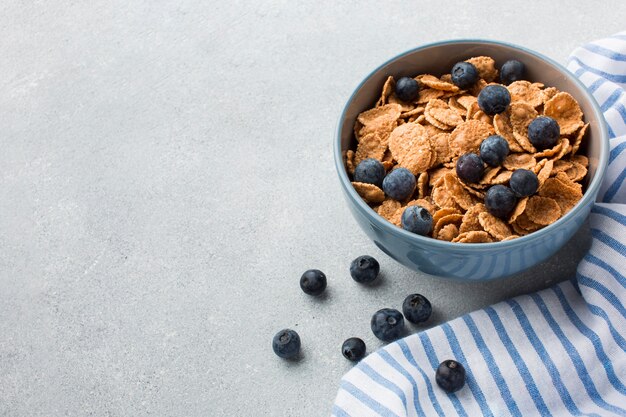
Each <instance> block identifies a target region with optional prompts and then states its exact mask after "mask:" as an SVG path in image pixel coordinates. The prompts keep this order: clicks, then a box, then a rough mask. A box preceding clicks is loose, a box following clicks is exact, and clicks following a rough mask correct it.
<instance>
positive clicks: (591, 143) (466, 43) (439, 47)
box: [334, 40, 609, 281]
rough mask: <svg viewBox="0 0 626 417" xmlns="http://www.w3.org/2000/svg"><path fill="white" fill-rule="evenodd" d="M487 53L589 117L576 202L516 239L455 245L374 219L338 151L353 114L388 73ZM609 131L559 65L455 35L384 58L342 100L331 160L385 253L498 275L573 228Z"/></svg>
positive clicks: (456, 274) (541, 255) (447, 271)
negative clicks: (563, 95) (516, 64)
mask: <svg viewBox="0 0 626 417" xmlns="http://www.w3.org/2000/svg"><path fill="white" fill-rule="evenodd" d="M480 55H486V56H491V57H493V58H494V59H495V60H496V63H497V64H498V66H499V65H501V64H502V63H504V62H505V61H507V60H509V59H517V60H519V61H522V62H523V63H524V64H525V65H526V79H528V80H530V81H536V82H542V83H544V84H545V85H546V86H554V87H556V88H558V89H559V90H561V91H567V92H568V93H570V94H571V95H572V96H573V97H574V98H575V99H576V100H577V101H578V103H579V104H580V106H581V109H582V111H583V113H584V115H585V121H586V122H589V123H590V125H589V132H588V133H587V138H586V140H585V142H586V143H584V144H583V149H582V151H583V152H584V153H585V154H586V155H587V156H588V157H589V173H588V175H587V178H586V180H585V181H586V192H585V194H584V196H583V198H582V200H581V201H580V202H579V203H578V204H577V205H576V207H574V208H573V209H572V210H571V211H570V212H569V213H567V214H566V215H565V216H563V217H562V218H561V219H559V220H558V221H557V222H555V223H553V224H551V225H550V226H548V227H545V228H543V229H541V230H539V231H537V232H534V233H531V234H529V235H527V236H523V237H520V238H518V239H514V240H510V241H506V242H496V243H482V244H461V243H450V242H444V241H439V240H436V239H432V238H427V237H422V236H417V235H414V234H412V233H409V232H407V231H405V230H402V229H401V228H398V227H396V226H394V225H393V224H391V223H389V222H388V221H386V220H385V219H383V218H382V217H380V216H378V214H377V213H376V212H374V211H373V210H372V209H371V208H370V207H369V206H368V205H367V204H366V203H365V202H364V201H363V200H362V199H361V197H359V195H358V194H357V193H356V191H355V190H354V188H353V187H352V185H351V184H350V179H349V178H348V174H347V173H346V170H345V167H344V164H343V158H342V151H345V150H347V149H349V148H350V147H352V146H353V145H354V143H353V142H354V134H353V126H354V122H355V120H356V117H357V115H358V114H359V113H360V112H362V111H364V110H367V109H368V108H371V107H372V106H373V105H374V103H375V102H376V100H378V98H379V95H380V91H381V89H382V86H383V84H384V82H385V80H386V79H387V77H388V76H389V75H393V76H395V77H396V78H397V77H401V76H405V75H406V76H414V75H416V74H421V73H433V74H435V75H438V74H441V73H442V69H447V68H452V66H453V65H454V64H455V63H456V62H458V61H462V60H464V59H467V58H470V57H473V56H480ZM608 151H609V144H608V133H607V130H606V126H605V122H604V118H603V116H602V113H601V111H600V108H599V107H598V105H597V103H596V102H595V100H594V99H593V97H592V96H591V95H590V94H589V93H588V92H587V90H586V89H585V87H584V86H583V85H582V84H581V83H580V81H578V79H577V78H576V77H575V76H574V75H572V74H571V73H569V72H568V71H567V70H566V69H565V68H563V67H562V66H560V65H559V64H557V63H556V62H554V61H552V60H551V59H549V58H546V57H544V56H542V55H540V54H538V53H536V52H532V51H529V50H527V49H525V48H522V47H519V46H515V45H510V44H505V43H501V42H495V41H487V40H458V41H447V42H441V43H436V44H430V45H425V46H422V47H419V48H416V49H413V50H411V51H409V52H406V53H404V54H402V55H400V56H398V57H396V58H393V59H391V60H390V61H388V62H386V63H385V64H383V65H381V66H380V67H379V68H377V69H376V70H374V71H373V72H372V73H371V74H370V75H368V76H367V77H366V78H365V80H364V81H363V82H361V84H360V85H359V86H358V87H357V88H356V89H355V91H354V93H353V94H352V96H351V97H350V99H349V100H348V102H347V104H346V106H345V108H344V111H343V113H342V115H341V117H340V119H339V123H338V126H337V136H336V138H335V142H334V155H335V165H336V168H337V172H338V174H339V178H340V181H341V185H342V189H343V191H344V195H345V197H346V199H347V201H348V205H349V207H350V210H351V212H352V214H353V215H354V218H355V219H356V220H357V222H358V224H359V225H360V227H361V228H362V229H363V230H364V231H365V233H366V234H367V235H368V236H369V237H370V238H371V239H372V240H373V241H374V243H375V244H376V246H378V247H379V248H380V249H381V250H382V251H383V252H385V253H386V254H387V255H389V256H390V257H392V258H393V259H395V260H396V261H398V262H400V263H401V264H403V265H405V266H407V267H409V268H412V269H414V270H416V271H422V272H425V273H427V274H431V275H437V276H441V277H445V278H453V279H459V280H473V281H478V280H490V279H497V278H503V277H506V276H509V275H512V274H515V273H517V272H520V271H523V270H524V269H527V268H530V267H532V266H534V265H536V264H537V263H539V262H542V261H544V260H545V259H547V258H549V257H550V256H552V255H553V254H554V253H555V252H556V251H557V250H558V249H559V248H561V247H562V246H563V245H564V244H565V243H566V242H567V241H568V240H569V239H570V238H571V237H572V236H573V235H574V233H575V232H576V231H577V230H578V229H579V228H580V226H581V225H582V224H583V223H584V221H585V219H586V217H587V216H588V214H589V211H590V210H591V207H592V205H593V203H594V201H595V199H596V196H597V194H598V190H599V187H600V183H601V181H602V178H603V177H604V172H605V170H606V166H607V162H608Z"/></svg>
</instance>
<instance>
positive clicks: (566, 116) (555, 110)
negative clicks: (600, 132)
mask: <svg viewBox="0 0 626 417" xmlns="http://www.w3.org/2000/svg"><path fill="white" fill-rule="evenodd" d="M544 112H545V114H546V116H549V117H552V118H553V119H554V120H556V121H557V123H558V124H559V127H560V128H561V134H562V135H571V134H572V133H574V132H576V131H577V130H578V128H580V127H581V126H582V125H583V120H582V119H583V112H582V111H581V110H580V106H579V105H578V102H577V101H576V99H574V97H572V96H571V95H570V94H568V93H566V92H560V93H558V94H556V95H555V96H554V97H552V98H551V99H550V100H548V101H547V102H546V104H545V109H544Z"/></svg>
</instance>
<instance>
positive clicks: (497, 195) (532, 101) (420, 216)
mask: <svg viewBox="0 0 626 417" xmlns="http://www.w3.org/2000/svg"><path fill="white" fill-rule="evenodd" d="M515 64H516V65H515V68H523V65H522V64H520V63H519V62H517V61H515ZM501 68H502V69H504V68H507V63H505V64H504V65H503V66H502V67H501ZM587 127H588V124H585V122H584V116H583V113H582V111H581V109H580V106H579V104H578V102H577V101H576V99H574V97H572V96H571V95H570V94H568V93H567V92H564V91H558V90H557V89H556V88H554V87H547V86H545V85H544V84H542V83H539V82H531V81H528V80H524V79H523V73H516V74H512V73H510V71H508V72H507V71H504V70H503V71H502V73H499V71H498V69H497V66H496V62H495V61H494V60H493V59H492V58H490V57H487V56H479V57H473V58H470V59H468V60H466V61H464V62H459V63H457V64H456V65H454V67H453V68H452V71H451V73H449V74H444V75H442V76H440V77H437V76H435V75H433V74H419V75H417V76H416V77H414V78H410V77H402V78H400V79H398V80H397V81H396V80H395V79H394V77H392V76H390V77H388V78H387V80H386V81H385V83H384V85H383V87H382V92H381V95H380V98H379V99H378V101H377V102H376V105H375V106H374V107H373V108H371V109H368V110H366V111H364V112H362V113H360V114H359V115H358V117H357V120H356V122H355V125H354V135H355V138H356V148H354V149H351V150H348V151H347V152H345V153H344V159H345V166H346V170H347V172H348V174H349V175H350V176H351V177H352V178H353V182H352V184H353V186H354V189H355V190H356V192H357V193H358V194H359V195H360V196H361V198H363V200H364V201H365V202H366V203H368V204H369V205H370V207H372V209H373V210H375V211H376V212H377V213H378V214H379V215H380V216H381V217H383V218H385V219H387V220H388V221H389V222H391V223H393V224H394V225H396V226H398V227H402V228H404V229H406V230H409V231H412V232H413V233H417V234H421V235H425V236H429V237H432V238H435V239H440V240H445V241H449V242H459V243H483V242H497V241H504V240H511V239H515V238H517V237H520V236H523V235H527V234H529V233H532V232H534V231H537V230H539V229H541V228H543V227H546V226H548V225H550V224H552V223H554V222H555V221H557V220H558V219H559V218H561V217H562V216H563V215H565V214H566V213H567V212H568V211H569V210H571V209H572V208H573V207H574V206H575V205H576V203H577V202H578V201H579V200H580V199H581V198H582V188H583V187H582V181H583V179H584V178H585V177H586V175H587V167H588V164H589V161H588V158H587V157H586V156H585V155H581V154H579V150H580V147H581V144H583V143H584V141H585V134H586V132H587ZM398 170H399V171H398ZM396 171H397V172H396ZM355 172H356V175H355ZM391 173H393V175H390V174H391ZM396 174H397V175H396ZM381 178H383V179H382V180H381ZM381 181H382V182H381Z"/></svg>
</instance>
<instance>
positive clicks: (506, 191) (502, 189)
mask: <svg viewBox="0 0 626 417" xmlns="http://www.w3.org/2000/svg"><path fill="white" fill-rule="evenodd" d="M516 204H517V198H515V194H514V193H513V191H511V189H510V188H509V187H506V186H504V185H494V186H492V187H490V188H489V189H488V190H487V192H486V193H485V207H487V211H489V213H491V214H492V215H494V216H496V217H499V218H501V219H505V218H507V217H508V216H509V214H511V212H512V211H513V209H514V208H515V205H516Z"/></svg>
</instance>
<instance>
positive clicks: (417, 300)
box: [402, 294, 433, 324]
mask: <svg viewBox="0 0 626 417" xmlns="http://www.w3.org/2000/svg"><path fill="white" fill-rule="evenodd" d="M432 312H433V307H432V306H431V305H430V301H428V299H427V298H426V297H424V296H423V295H421V294H411V295H409V296H407V297H406V298H405V299H404V303H402V313H404V317H406V319H407V320H408V321H410V322H411V323H415V324H417V323H423V322H425V321H426V320H428V319H429V318H430V315H431V313H432Z"/></svg>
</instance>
